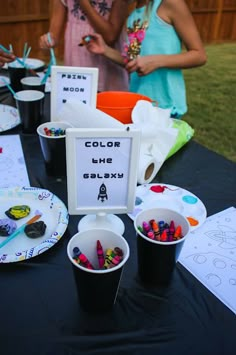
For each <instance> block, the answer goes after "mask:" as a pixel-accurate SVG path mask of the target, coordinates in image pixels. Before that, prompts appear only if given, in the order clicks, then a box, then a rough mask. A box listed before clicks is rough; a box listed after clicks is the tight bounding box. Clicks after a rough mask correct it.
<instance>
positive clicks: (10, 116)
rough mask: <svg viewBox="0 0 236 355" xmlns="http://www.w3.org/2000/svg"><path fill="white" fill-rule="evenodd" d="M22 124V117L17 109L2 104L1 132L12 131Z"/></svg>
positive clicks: (0, 109) (0, 106) (0, 105)
mask: <svg viewBox="0 0 236 355" xmlns="http://www.w3.org/2000/svg"><path fill="white" fill-rule="evenodd" d="M20 123H21V120H20V116H19V113H18V110H17V109H16V108H15V107H13V106H9V105H2V104H0V132H4V131H7V130H9V129H12V128H14V127H16V126H18V125H19V124H20Z"/></svg>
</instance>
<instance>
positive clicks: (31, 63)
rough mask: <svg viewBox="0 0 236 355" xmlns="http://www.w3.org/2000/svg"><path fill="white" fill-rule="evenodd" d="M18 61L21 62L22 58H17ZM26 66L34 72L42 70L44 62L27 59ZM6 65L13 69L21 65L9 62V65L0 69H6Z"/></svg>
mask: <svg viewBox="0 0 236 355" xmlns="http://www.w3.org/2000/svg"><path fill="white" fill-rule="evenodd" d="M19 59H21V60H23V58H19ZM26 64H27V65H28V67H29V68H30V69H34V70H36V69H39V68H42V67H43V66H44V65H45V62H43V61H42V60H40V59H35V58H27V59H26ZM8 65H11V66H14V67H21V64H20V63H19V62H17V61H16V60H15V61H14V62H11V63H10V64H4V66H3V67H2V69H7V68H8Z"/></svg>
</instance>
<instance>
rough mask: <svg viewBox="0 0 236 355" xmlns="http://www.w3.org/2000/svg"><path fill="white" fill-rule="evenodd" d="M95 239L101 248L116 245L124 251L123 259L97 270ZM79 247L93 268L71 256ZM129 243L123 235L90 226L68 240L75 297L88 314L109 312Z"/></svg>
mask: <svg viewBox="0 0 236 355" xmlns="http://www.w3.org/2000/svg"><path fill="white" fill-rule="evenodd" d="M97 240H99V241H100V242H101V245H102V247H103V251H104V252H105V251H106V249H110V248H111V249H114V248H115V247H119V248H121V249H122V251H123V260H122V261H121V262H120V263H119V264H118V265H116V266H114V267H113V268H111V269H105V270H102V269H99V264H98V257H97V251H96V243H97ZM74 247H78V248H79V249H80V251H81V252H82V253H83V254H85V255H86V257H87V258H88V259H89V261H90V262H91V264H92V265H93V266H94V268H95V269H94V270H91V269H86V268H85V267H83V266H81V265H80V264H78V263H77V262H76V261H75V260H74V259H73V249H74ZM129 254H130V251H129V245H128V243H127V242H126V240H125V239H124V238H123V237H122V235H120V234H118V233H116V232H114V231H111V230H108V229H101V228H99V229H96V228H94V229H89V230H85V231H82V232H79V233H77V234H75V235H74V236H73V237H72V238H71V240H70V241H69V243H68V246H67V255H68V258H69V260H70V261H71V263H72V267H73V272H74V277H75V282H76V288H77V293H78V300H79V303H80V306H81V308H82V309H83V310H84V311H86V312H89V313H103V312H110V311H112V309H113V307H114V305H115V302H116V298H117V294H118V291H119V284H120V280H121V277H122V271H123V269H124V265H125V263H126V261H127V260H128V258H129Z"/></svg>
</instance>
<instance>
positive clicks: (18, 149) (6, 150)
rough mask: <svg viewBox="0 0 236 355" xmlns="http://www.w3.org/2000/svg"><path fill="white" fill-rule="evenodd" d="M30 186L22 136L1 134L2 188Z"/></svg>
mask: <svg viewBox="0 0 236 355" xmlns="http://www.w3.org/2000/svg"><path fill="white" fill-rule="evenodd" d="M14 186H30V183H29V178H28V173H27V169H26V165H25V159H24V154H23V150H22V146H21V141H20V136H19V135H17V134H15V135H6V136H0V188H3V187H14Z"/></svg>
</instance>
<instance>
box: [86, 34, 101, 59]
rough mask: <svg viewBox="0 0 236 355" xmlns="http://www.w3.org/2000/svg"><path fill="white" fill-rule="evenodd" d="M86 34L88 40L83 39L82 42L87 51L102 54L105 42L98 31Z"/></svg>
mask: <svg viewBox="0 0 236 355" xmlns="http://www.w3.org/2000/svg"><path fill="white" fill-rule="evenodd" d="M88 36H89V37H90V40H89V41H88V42H86V41H85V43H84V45H85V46H86V48H87V49H88V51H89V52H91V53H94V54H104V53H105V50H106V43H105V41H104V39H103V38H102V36H101V35H100V34H98V33H93V34H92V35H88ZM88 36H85V37H88Z"/></svg>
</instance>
